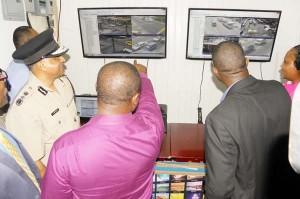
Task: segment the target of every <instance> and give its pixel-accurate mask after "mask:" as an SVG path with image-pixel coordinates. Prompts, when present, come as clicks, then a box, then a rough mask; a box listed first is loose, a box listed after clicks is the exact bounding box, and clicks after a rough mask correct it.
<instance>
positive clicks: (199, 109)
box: [197, 61, 205, 124]
mask: <svg viewBox="0 0 300 199" xmlns="http://www.w3.org/2000/svg"><path fill="white" fill-rule="evenodd" d="M204 66H205V61H203V65H202V74H201V82H200V88H199V101H198V107H197V111H198V124H203V121H202V108H201V107H200V102H201V97H202V84H203V77H204Z"/></svg>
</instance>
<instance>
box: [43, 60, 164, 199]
mask: <svg viewBox="0 0 300 199" xmlns="http://www.w3.org/2000/svg"><path fill="white" fill-rule="evenodd" d="M139 72H140V74H139ZM146 74H147V68H146V67H144V66H143V65H141V64H137V63H136V61H135V62H134V65H132V64H130V63H127V62H121V61H116V62H111V63H108V64H106V65H104V66H103V67H102V68H101V69H100V71H99V74H98V79H97V87H96V90H97V95H98V115H96V116H94V117H93V118H92V119H91V120H90V121H89V122H88V123H87V124H85V125H84V126H82V127H81V128H79V129H77V130H74V131H71V132H69V133H66V134H65V135H63V136H62V137H61V138H59V139H58V140H57V141H56V142H55V144H54V146H53V148H52V151H51V154H50V158H49V161H48V165H47V170H46V174H45V176H44V178H43V181H42V198H48V199H53V198H55V199H63V198H80V199H84V198H104V199H107V198H118V199H120V198H132V199H138V198H140V199H144V198H145V199H148V198H151V193H152V176H153V172H154V164H155V160H156V158H157V157H158V155H159V151H160V146H161V142H162V139H163V134H164V133H163V132H164V124H163V119H162V116H161V111H160V108H159V106H158V104H157V101H156V98H155V95H154V91H153V87H152V84H151V82H150V80H149V79H148V78H147V76H146ZM134 111H135V112H134ZM132 112H134V113H132Z"/></svg>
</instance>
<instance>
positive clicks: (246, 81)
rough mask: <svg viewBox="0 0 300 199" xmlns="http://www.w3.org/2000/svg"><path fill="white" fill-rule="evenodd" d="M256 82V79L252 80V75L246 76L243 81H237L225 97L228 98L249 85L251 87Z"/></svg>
mask: <svg viewBox="0 0 300 199" xmlns="http://www.w3.org/2000/svg"><path fill="white" fill-rule="evenodd" d="M256 82H257V79H256V78H254V77H253V76H252V75H248V76H247V77H245V78H244V79H241V80H240V81H238V82H237V83H236V84H234V85H233V86H232V87H231V88H230V90H229V91H228V93H227V95H226V96H229V95H231V94H233V93H235V92H237V91H238V90H240V89H243V88H245V87H248V86H249V85H252V84H254V83H256Z"/></svg>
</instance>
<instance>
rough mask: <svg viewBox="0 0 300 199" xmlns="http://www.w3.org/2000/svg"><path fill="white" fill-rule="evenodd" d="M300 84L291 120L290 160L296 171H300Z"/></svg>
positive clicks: (296, 91) (296, 92)
mask: <svg viewBox="0 0 300 199" xmlns="http://www.w3.org/2000/svg"><path fill="white" fill-rule="evenodd" d="M299 121H300V86H299V85H298V87H297V89H296V90H295V93H294V97H293V101H292V109H291V120H290V135H289V161H290V164H291V166H292V168H293V169H294V171H295V172H297V173H300V148H299V146H300V125H299Z"/></svg>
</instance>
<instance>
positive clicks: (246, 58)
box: [245, 57, 249, 66]
mask: <svg viewBox="0 0 300 199" xmlns="http://www.w3.org/2000/svg"><path fill="white" fill-rule="evenodd" d="M245 61H246V66H248V64H249V59H248V57H245Z"/></svg>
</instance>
